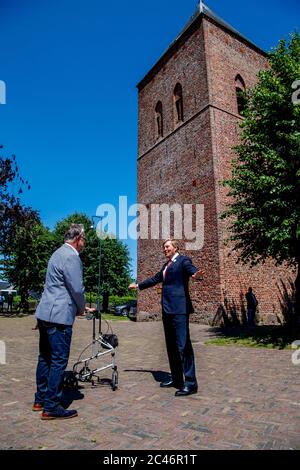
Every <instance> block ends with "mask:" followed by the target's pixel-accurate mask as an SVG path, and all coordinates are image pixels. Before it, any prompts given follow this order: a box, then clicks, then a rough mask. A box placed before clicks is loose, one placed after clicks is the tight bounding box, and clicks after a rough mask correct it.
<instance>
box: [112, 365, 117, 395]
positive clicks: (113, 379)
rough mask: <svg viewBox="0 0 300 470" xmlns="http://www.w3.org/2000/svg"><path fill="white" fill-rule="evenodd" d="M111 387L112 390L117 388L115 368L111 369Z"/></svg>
mask: <svg viewBox="0 0 300 470" xmlns="http://www.w3.org/2000/svg"><path fill="white" fill-rule="evenodd" d="M111 388H112V390H113V392H114V391H115V390H116V389H117V388H118V372H117V370H113V373H112V380H111Z"/></svg>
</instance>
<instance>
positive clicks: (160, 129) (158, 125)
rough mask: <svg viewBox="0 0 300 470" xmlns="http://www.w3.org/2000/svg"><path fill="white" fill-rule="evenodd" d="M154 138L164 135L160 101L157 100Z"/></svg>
mask: <svg viewBox="0 0 300 470" xmlns="http://www.w3.org/2000/svg"><path fill="white" fill-rule="evenodd" d="M155 122H156V138H157V139H159V138H160V137H163V136H164V120H163V107H162V102H161V101H159V102H158V103H157V105H156V107H155Z"/></svg>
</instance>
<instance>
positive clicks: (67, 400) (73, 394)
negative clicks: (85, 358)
mask: <svg viewBox="0 0 300 470" xmlns="http://www.w3.org/2000/svg"><path fill="white" fill-rule="evenodd" d="M72 376H73V372H72V371H66V372H65V378H68V379H69V380H70V379H72ZM67 384H68V385H67ZM81 388H83V387H82V386H80V385H78V381H77V382H76V383H74V382H72V381H71V382H69V383H68V382H66V381H65V382H64V387H63V392H62V398H61V404H62V406H63V407H64V408H65V409H67V408H69V406H70V405H71V404H72V403H73V401H74V400H82V399H83V398H84V394H83V393H81V392H80V389H81Z"/></svg>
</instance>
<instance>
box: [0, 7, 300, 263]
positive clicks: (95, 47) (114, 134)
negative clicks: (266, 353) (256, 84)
mask: <svg viewBox="0 0 300 470" xmlns="http://www.w3.org/2000/svg"><path fill="white" fill-rule="evenodd" d="M197 3H198V2H197V1H196V0H184V1H179V0H151V1H144V0H140V1H137V0H131V1H130V0H129V1H127V2H124V1H121V0H114V1H112V2H104V1H102V0H85V1H84V2H82V1H79V0H0V41H1V42H0V44H1V54H0V57H1V62H0V80H3V81H5V83H6V86H7V98H6V99H7V103H6V105H1V106H0V143H1V144H3V145H4V147H5V153H6V155H11V154H15V155H16V156H17V159H18V162H19V166H20V169H21V173H22V175H24V176H25V177H26V178H28V179H29V181H30V184H31V186H32V189H31V190H30V191H29V192H26V193H24V195H23V196H22V201H23V202H24V203H25V204H28V205H31V206H32V207H34V208H35V209H38V210H39V211H40V214H41V218H42V221H43V222H44V224H45V225H47V226H48V227H50V228H53V227H54V225H55V223H56V222H57V221H58V220H61V219H62V218H64V217H66V216H67V215H70V214H71V213H73V212H75V211H80V212H85V213H86V214H88V215H94V214H95V213H96V209H97V207H98V205H100V204H102V203H110V204H113V205H115V206H116V207H117V206H118V198H119V196H124V195H126V196H128V204H129V205H130V204H133V203H135V202H136V183H137V175H136V173H137V170H136V168H137V163H136V160H137V91H136V84H137V83H138V82H139V80H140V79H141V78H143V76H144V75H145V74H146V73H147V71H148V70H149V69H150V68H151V66H152V65H153V64H154V63H155V62H156V60H157V59H158V58H159V57H160V56H161V54H162V53H163V52H164V51H165V49H166V48H167V47H168V45H169V44H170V43H171V42H172V41H173V39H174V38H175V37H176V36H177V35H178V33H179V32H180V31H181V30H182V28H183V26H184V25H185V24H186V23H187V21H188V19H189V18H190V16H191V15H192V14H193V13H194V11H195V9H196V6H197ZM207 5H208V6H209V7H210V8H211V9H212V10H213V11H214V12H215V13H217V14H218V15H219V16H221V17H222V18H223V19H224V20H225V21H227V22H229V23H230V24H231V25H232V26H233V27H235V28H236V29H237V30H239V31H240V32H241V33H242V34H243V35H244V36H246V37H248V38H249V39H250V40H252V41H253V42H254V43H256V44H257V45H258V46H260V47H261V48H263V49H265V50H266V51H268V50H270V49H271V47H273V46H275V45H276V44H277V43H278V41H279V39H280V38H282V37H284V36H287V35H288V34H289V33H290V32H291V31H293V30H295V29H296V28H297V27H298V26H299V23H300V2H299V1H298V0H286V1H285V2H284V3H283V2H282V1H279V0H274V1H271V0H265V1H264V2H262V1H258V0H252V1H251V2H242V1H240V0H239V1H237V0H227V1H226V2H225V1H221V0H209V1H207ZM128 246H129V249H130V253H131V257H132V259H133V262H132V266H133V270H134V271H135V267H136V242H135V241H128Z"/></svg>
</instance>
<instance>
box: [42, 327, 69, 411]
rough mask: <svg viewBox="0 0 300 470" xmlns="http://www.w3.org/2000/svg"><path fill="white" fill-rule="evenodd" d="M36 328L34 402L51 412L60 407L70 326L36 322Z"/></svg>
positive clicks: (66, 363) (67, 356)
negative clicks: (38, 346) (38, 341)
mask: <svg viewBox="0 0 300 470" xmlns="http://www.w3.org/2000/svg"><path fill="white" fill-rule="evenodd" d="M38 326H39V330H40V352H39V359H38V365H37V369H36V384H37V392H36V394H35V402H36V403H41V404H44V410H45V411H47V412H51V411H54V410H55V409H56V408H57V407H59V406H61V398H62V392H63V380H64V373H65V370H66V367H67V365H68V360H69V355H70V346H71V339H72V326H67V325H57V324H54V323H47V322H44V321H41V320H38Z"/></svg>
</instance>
